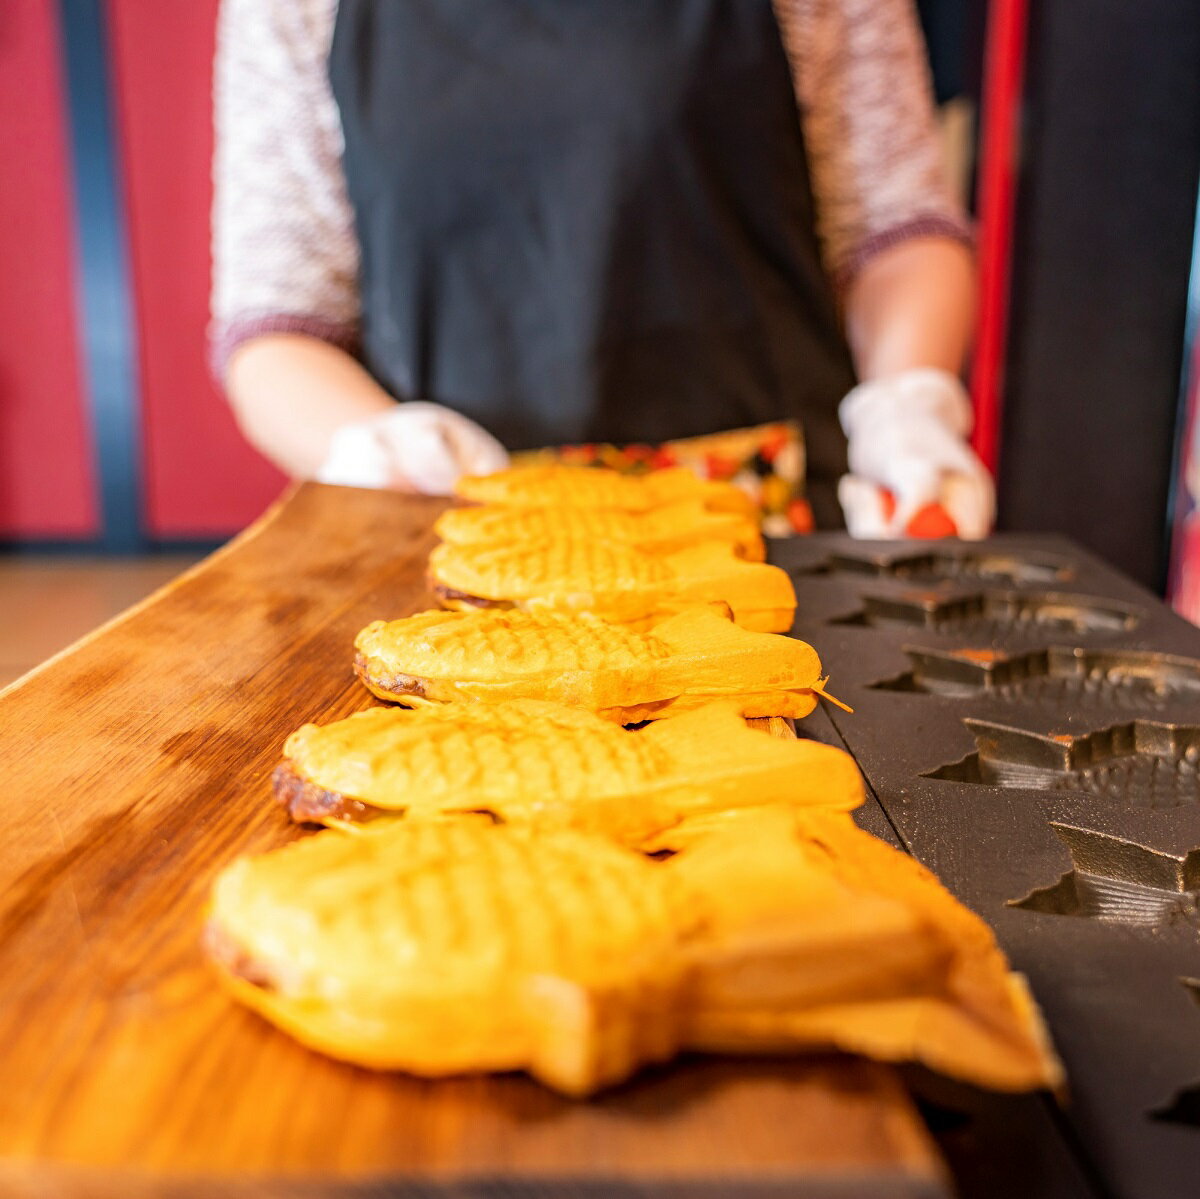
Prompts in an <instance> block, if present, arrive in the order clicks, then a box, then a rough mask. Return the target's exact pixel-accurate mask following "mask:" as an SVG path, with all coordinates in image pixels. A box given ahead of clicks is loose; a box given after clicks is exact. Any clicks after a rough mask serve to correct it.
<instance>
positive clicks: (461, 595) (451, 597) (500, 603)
mask: <svg viewBox="0 0 1200 1199" xmlns="http://www.w3.org/2000/svg"><path fill="white" fill-rule="evenodd" d="M429 583H430V586H431V587H432V588H433V594H434V595H436V596H437V597H438V599H439V600H443V601H448V602H450V603H455V604H469V605H470V606H471V607H472V608H511V607H512V606H513V605H512V604H511V603H509V602H508V600H493V599H484V598H483V596H481V595H472V594H471V593H470V592H469V591H456V590H455V589H454V588H453V587H447V586H446V584H445V583H439V582H438V581H437V579H430V580H429Z"/></svg>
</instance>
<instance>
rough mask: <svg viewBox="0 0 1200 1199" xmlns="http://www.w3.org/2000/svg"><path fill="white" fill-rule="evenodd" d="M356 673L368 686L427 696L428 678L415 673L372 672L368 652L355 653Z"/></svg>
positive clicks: (397, 692)
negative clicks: (368, 661)
mask: <svg viewBox="0 0 1200 1199" xmlns="http://www.w3.org/2000/svg"><path fill="white" fill-rule="evenodd" d="M354 673H355V674H356V675H358V677H359V678H360V679H362V681H363V682H364V683H366V684H368V686H372V685H373V686H375V687H378V688H380V690H382V691H387V692H388V693H389V694H391V695H413V696H416V697H417V698H418V699H424V698H425V684H426V682H427V680H426V679H422V678H418V677H417V676H416V675H413V674H400V673H398V672H397V673H394V674H372V673H371V671H370V668H369V667H368V665H367V655H366V654H355V655H354Z"/></svg>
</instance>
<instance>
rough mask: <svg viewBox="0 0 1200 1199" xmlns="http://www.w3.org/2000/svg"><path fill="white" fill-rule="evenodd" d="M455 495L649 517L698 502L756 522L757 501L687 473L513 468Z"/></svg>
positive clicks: (477, 478)
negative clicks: (656, 511)
mask: <svg viewBox="0 0 1200 1199" xmlns="http://www.w3.org/2000/svg"><path fill="white" fill-rule="evenodd" d="M454 493H455V495H457V496H459V497H460V498H461V499H465V500H473V501H475V502H476V503H480V504H503V505H505V506H507V507H512V508H613V509H616V510H618V511H621V512H650V511H653V510H654V509H655V508H661V507H663V506H665V505H667V504H674V503H678V502H679V501H680V500H698V501H699V502H700V503H702V504H703V505H704V506H705V507H706V508H707V509H708V510H709V511H710V512H740V513H741V514H742V515H744V516H749V517H751V518H755V519H757V517H758V515H759V513H758V508H757V506H756V505H755V503H754V501H753V500H752V499H750V497H749V496H747V495H746V493H745V492H744V491H742V490H741V489H740V488H738V487H735V486H734V485H733V484H732V483H722V482H715V481H712V480H707V479H700V478H698V477H697V476H696V475H695V474H694V473H693V472H692V471H690V470H686V469H684V468H682V467H675V468H672V469H670V470H655V471H650V472H649V473H648V474H644V475H623V474H621V473H620V472H618V471H615V470H609V469H608V468H606V467H594V466H561V465H558V464H556V463H551V464H545V465H530V466H513V467H510V468H509V469H508V470H501V471H497V472H496V473H495V474H491V475H466V476H464V477H463V478H461V479H459V481H458V482H457V483H456V484H455V487H454Z"/></svg>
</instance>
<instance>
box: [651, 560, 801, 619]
mask: <svg viewBox="0 0 1200 1199" xmlns="http://www.w3.org/2000/svg"><path fill="white" fill-rule="evenodd" d="M667 561H668V563H669V564H670V566H671V569H672V570H673V571H674V572H675V576H676V589H677V593H678V594H679V595H680V596H681V597H684V598H687V599H694V600H697V601H699V602H705V601H712V600H724V601H725V603H727V604H728V605H729V606H730V608H732V609H733V618H734V620H736V621H737V623H738V624H740V625H742V626H743V627H744V628H748V629H758V630H761V631H764V632H776V633H779V632H784V631H786V630H787V629H788V628H790V627H791V623H792V617H793V616H794V614H795V611H796V589H795V588H794V587H793V586H792V580H791V579H790V578H789V577H788V575H787V572H786V571H783V570H780V568H779V567H778V566H769V565H768V564H767V563H765V562H745V561H743V560H742V559H740V558H738V557H737V555H736V554H735V553H734V551H733V548H732V547H731V546H730V545H728V544H726V543H724V542H720V541H706V542H701V543H700V544H699V545H694V546H690V547H689V548H688V549H686V550H680V552H679V553H677V554H671V555H670V557H669V558H668V559H667Z"/></svg>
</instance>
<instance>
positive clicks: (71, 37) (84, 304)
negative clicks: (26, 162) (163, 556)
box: [59, 0, 146, 553]
mask: <svg viewBox="0 0 1200 1199" xmlns="http://www.w3.org/2000/svg"><path fill="white" fill-rule="evenodd" d="M59 5H60V13H61V18H62V20H61V25H62V36H63V43H64V46H63V48H64V52H65V61H66V76H67V93H68V95H67V104H68V111H69V115H70V124H71V145H72V157H73V162H72V167H73V171H74V181H75V220H76V230H77V242H78V246H79V253H80V264H79V272H78V274H79V288H80V295H79V321H80V334H81V340H82V343H83V353H84V361H85V362H86V364H87V375H88V396H87V402H88V404H89V407H90V414H91V424H92V430H93V443H94V445H95V454H96V475H97V478H98V480H99V484H100V497H99V498H100V513H101V525H102V532H101V536H100V547H101V548H103V549H105V550H108V551H110V552H113V553H129V552H134V551H137V550H141V549H143V548H145V544H146V542H145V537H144V536H143V532H142V520H141V512H142V503H141V500H142V478H141V421H140V411H139V390H138V373H137V341H136V331H135V328H134V320H133V302H132V294H131V291H130V282H129V270H128V257H127V243H126V237H125V213H124V211H123V208H122V193H121V184H120V177H121V176H120V169H119V166H120V159H119V153H118V147H117V141H116V137H115V134H114V127H113V126H114V121H113V96H112V89H111V86H110V80H109V69H108V36H107V29H106V22H105V14H104V2H103V0H59Z"/></svg>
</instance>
